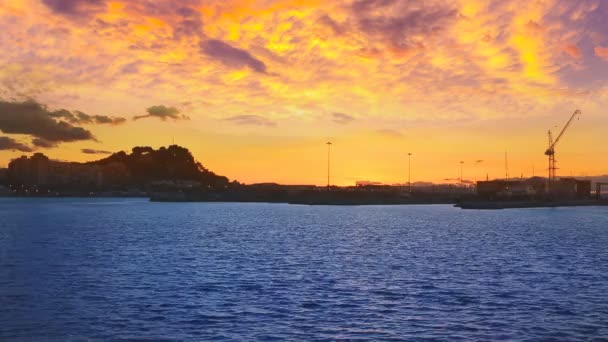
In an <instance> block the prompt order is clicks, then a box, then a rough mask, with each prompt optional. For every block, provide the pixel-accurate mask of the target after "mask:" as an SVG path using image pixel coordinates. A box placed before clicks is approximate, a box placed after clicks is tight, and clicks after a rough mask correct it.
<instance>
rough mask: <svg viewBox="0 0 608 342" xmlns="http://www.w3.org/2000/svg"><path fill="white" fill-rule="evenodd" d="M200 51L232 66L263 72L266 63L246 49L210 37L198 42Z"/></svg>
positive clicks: (264, 71)
mask: <svg viewBox="0 0 608 342" xmlns="http://www.w3.org/2000/svg"><path fill="white" fill-rule="evenodd" d="M200 48H201V52H202V53H203V54H205V55H207V56H209V57H211V58H213V59H216V60H218V61H220V62H221V63H223V64H224V65H226V66H229V67H233V68H243V67H249V68H250V69H252V70H253V71H256V72H259V73H262V74H265V73H266V64H264V62H262V61H260V60H259V59H257V58H255V57H253V56H252V55H251V54H250V53H249V52H247V51H246V50H242V49H239V48H235V47H233V46H231V45H229V44H227V43H225V42H223V41H221V40H217V39H210V40H206V41H204V42H202V43H201V44H200Z"/></svg>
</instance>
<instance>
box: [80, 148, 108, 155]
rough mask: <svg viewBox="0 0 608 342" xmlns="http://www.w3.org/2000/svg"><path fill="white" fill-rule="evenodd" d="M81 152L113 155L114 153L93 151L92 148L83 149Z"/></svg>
mask: <svg viewBox="0 0 608 342" xmlns="http://www.w3.org/2000/svg"><path fill="white" fill-rule="evenodd" d="M80 151H81V152H82V153H84V154H112V152H110V151H104V150H95V149H91V148H83V149H82V150H80Z"/></svg>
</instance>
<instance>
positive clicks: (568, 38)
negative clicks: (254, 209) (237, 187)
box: [0, 0, 608, 185]
mask: <svg viewBox="0 0 608 342" xmlns="http://www.w3.org/2000/svg"><path fill="white" fill-rule="evenodd" d="M606 18H608V1H605V0H579V1H572V0H531V1H518V0H441V1H439V0H437V1H435V0H354V1H352V0H350V1H330V0H257V1H256V0H222V1H220V0H182V1H178V0H156V1H152V0H20V1H11V0H0V31H1V32H2V34H1V35H0V48H1V49H2V54H0V167H3V166H4V167H5V166H6V165H7V164H8V163H9V162H10V160H11V159H13V158H16V157H18V156H21V155H24V154H25V155H27V154H31V153H32V152H34V151H35V152H42V153H44V154H46V155H48V156H50V157H51V158H54V159H58V160H70V161H88V160H95V159H99V158H102V157H105V156H106V155H107V153H109V152H116V151H120V150H126V151H129V150H130V149H131V148H132V147H134V146H152V147H155V148H158V147H160V146H167V145H170V144H173V143H175V144H179V145H181V146H184V147H187V148H189V149H190V150H191V151H192V153H193V155H194V156H195V158H196V159H198V160H199V161H201V162H202V163H203V164H204V165H205V166H206V167H207V168H209V169H211V170H213V171H214V172H216V173H218V174H221V175H225V176H227V177H229V178H230V179H234V180H238V181H241V182H244V183H257V182H278V183H285V184H318V185H323V184H325V183H326V182H327V145H326V144H325V143H326V142H327V141H332V143H333V145H332V150H331V182H332V184H338V185H352V184H354V183H355V182H356V181H364V180H367V181H378V182H383V183H388V184H393V183H404V182H407V180H408V176H409V175H410V173H409V171H408V170H409V168H408V166H409V163H410V161H409V160H408V153H411V154H412V156H411V180H412V182H417V181H432V182H452V181H455V180H456V179H458V178H459V177H460V167H461V165H462V166H463V178H464V179H466V180H471V181H474V180H481V179H485V178H486V177H489V178H499V177H505V174H506V170H505V164H506V163H505V152H507V153H508V158H507V160H508V170H509V174H510V176H525V177H529V176H532V175H537V176H538V175H545V174H546V173H547V159H546V157H545V155H544V151H545V150H546V148H547V145H548V130H549V129H551V130H553V131H554V132H555V134H557V133H558V132H559V131H560V130H561V127H562V126H563V125H564V124H565V123H566V121H567V120H568V119H569V118H570V116H571V115H572V113H573V112H574V111H575V110H576V109H580V110H581V111H582V113H583V114H582V115H581V116H580V118H579V119H578V120H576V121H575V122H574V123H573V124H572V126H571V127H570V128H569V130H568V131H567V133H566V134H565V135H564V137H563V139H562V140H561V141H560V143H559V145H558V146H557V148H556V156H557V160H558V167H560V170H559V171H558V175H561V176H570V175H575V176H576V175H600V174H608V158H606V156H608V144H606V143H604V139H605V134H606V133H607V130H606V128H607V127H608V116H607V114H608V113H607V112H606V108H608V84H607V80H608V20H606ZM461 161H462V162H464V163H463V164H461Z"/></svg>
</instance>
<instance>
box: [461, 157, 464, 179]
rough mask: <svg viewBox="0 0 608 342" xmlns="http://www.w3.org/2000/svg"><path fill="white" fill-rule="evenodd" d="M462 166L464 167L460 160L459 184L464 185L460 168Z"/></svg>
mask: <svg viewBox="0 0 608 342" xmlns="http://www.w3.org/2000/svg"><path fill="white" fill-rule="evenodd" d="M463 167H464V162H463V161H461V162H460V185H464V182H463V178H462V169H463Z"/></svg>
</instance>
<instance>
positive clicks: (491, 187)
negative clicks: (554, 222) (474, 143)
mask: <svg viewBox="0 0 608 342" xmlns="http://www.w3.org/2000/svg"><path fill="white" fill-rule="evenodd" d="M477 194H478V196H479V197H481V198H483V199H487V200H494V199H543V198H549V197H550V198H556V199H564V200H566V199H567V200H571V199H589V198H590V197H591V181H589V180H577V179H574V178H560V179H559V180H556V181H553V182H551V183H549V182H548V181H547V180H546V179H544V178H540V177H533V178H529V179H525V180H493V181H483V182H477Z"/></svg>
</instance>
